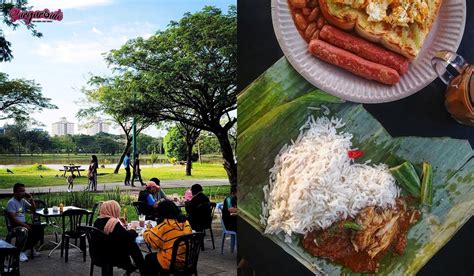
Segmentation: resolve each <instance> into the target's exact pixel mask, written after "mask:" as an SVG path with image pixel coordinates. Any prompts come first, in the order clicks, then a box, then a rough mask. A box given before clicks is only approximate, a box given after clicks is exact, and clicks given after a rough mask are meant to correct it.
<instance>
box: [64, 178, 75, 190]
mask: <svg viewBox="0 0 474 276" xmlns="http://www.w3.org/2000/svg"><path fill="white" fill-rule="evenodd" d="M74 178H76V176H75V175H74V174H73V175H68V177H66V182H67V184H68V185H67V191H68V192H72V189H73V188H74Z"/></svg>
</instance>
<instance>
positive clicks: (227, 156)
mask: <svg viewBox="0 0 474 276" xmlns="http://www.w3.org/2000/svg"><path fill="white" fill-rule="evenodd" d="M214 134H215V135H216V137H217V140H219V144H220V146H221V152H222V158H223V159H224V169H225V170H226V172H227V177H228V178H229V183H230V184H231V185H237V164H236V163H235V161H234V153H233V152H232V146H231V145H230V141H229V137H228V135H227V131H225V130H224V129H218V130H216V131H215V132H214Z"/></svg>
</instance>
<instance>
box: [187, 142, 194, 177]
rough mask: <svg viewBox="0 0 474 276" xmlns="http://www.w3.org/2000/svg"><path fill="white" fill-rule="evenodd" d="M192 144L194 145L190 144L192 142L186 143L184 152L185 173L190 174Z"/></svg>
mask: <svg viewBox="0 0 474 276" xmlns="http://www.w3.org/2000/svg"><path fill="white" fill-rule="evenodd" d="M193 146H194V144H192V143H186V148H187V152H186V175H191V169H192V166H193V160H192V157H193Z"/></svg>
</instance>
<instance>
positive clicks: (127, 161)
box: [123, 152, 131, 186]
mask: <svg viewBox="0 0 474 276" xmlns="http://www.w3.org/2000/svg"><path fill="white" fill-rule="evenodd" d="M123 167H124V168H125V180H124V184H125V186H130V177H131V174H130V152H127V153H126V154H125V158H124V159H123Z"/></svg>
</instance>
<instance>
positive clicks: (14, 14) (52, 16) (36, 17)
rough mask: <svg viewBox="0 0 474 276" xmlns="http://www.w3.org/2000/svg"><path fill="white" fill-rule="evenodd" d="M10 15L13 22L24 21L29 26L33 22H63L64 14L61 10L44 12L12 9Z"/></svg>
mask: <svg viewBox="0 0 474 276" xmlns="http://www.w3.org/2000/svg"><path fill="white" fill-rule="evenodd" d="M9 14H10V18H11V21H12V22H15V21H17V20H23V21H25V24H26V25H29V24H30V23H31V21H52V20H55V21H61V20H63V12H62V11H61V9H59V10H57V11H55V12H50V11H49V10H48V9H44V10H42V11H22V10H21V9H19V8H12V9H11V10H10V13H9Z"/></svg>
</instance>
